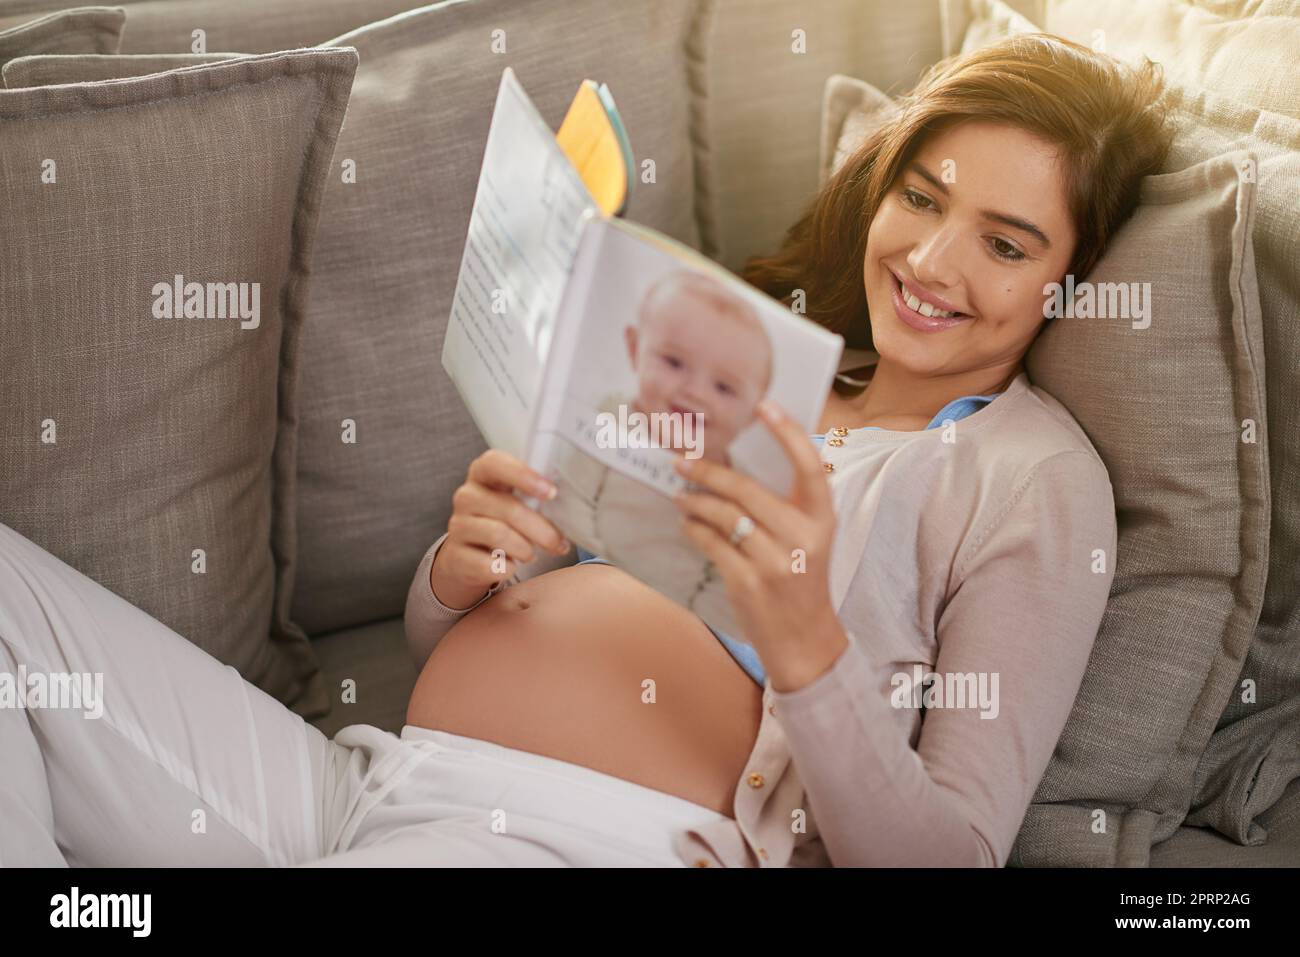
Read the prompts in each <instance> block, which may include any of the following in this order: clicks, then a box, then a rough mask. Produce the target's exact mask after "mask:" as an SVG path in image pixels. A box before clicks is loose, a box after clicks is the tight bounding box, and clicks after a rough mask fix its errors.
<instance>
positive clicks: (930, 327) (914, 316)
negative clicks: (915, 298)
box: [889, 272, 972, 332]
mask: <svg viewBox="0 0 1300 957" xmlns="http://www.w3.org/2000/svg"><path fill="white" fill-rule="evenodd" d="M889 279H890V285H891V286H892V289H891V290H890V294H891V297H892V299H893V302H894V311H895V312H896V313H898V318H899V319H901V320H903V322H904V323H906V324H907V325H909V326H911V327H912V328H913V329H915V330H917V331H918V332H943V331H944V330H945V329H951V328H952V327H953V326H956V325H960V324H961V323H963V322H968V321H969V320H970V319H971V318H972V317H971V316H954V317H953V318H951V319H945V318H944V317H942V316H924V315H922V314H921V313H919V312H917V311H916V310H915V309H913V308H912V307H911V306H909V305H908V304H907V303H906V302H904V301H903V287H902V285H901V284H900V283H899V281H898V277H897V276H895V275H894V274H893V273H892V272H891V273H890V274H889Z"/></svg>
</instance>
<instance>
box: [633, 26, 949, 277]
mask: <svg viewBox="0 0 1300 957" xmlns="http://www.w3.org/2000/svg"><path fill="white" fill-rule="evenodd" d="M713 8H714V12H713V18H712V23H711V26H710V29H709V32H708V35H707V37H700V38H699V40H698V42H700V43H701V44H702V45H705V46H706V47H707V50H708V58H707V68H706V70H705V71H704V73H703V76H702V77H701V83H702V89H703V91H704V92H705V94H706V95H705V97H704V102H705V107H704V113H705V115H706V117H707V120H706V125H705V129H706V131H707V135H706V136H704V138H703V140H702V143H701V145H702V146H703V147H705V149H704V151H703V152H701V154H700V162H701V168H702V170H703V172H704V177H705V180H704V183H703V185H702V188H701V189H700V204H701V207H702V210H703V211H702V216H701V219H702V221H705V222H710V223H712V224H714V225H713V226H712V228H711V233H710V234H709V235H708V236H706V238H707V239H708V240H709V242H707V243H706V244H705V245H704V250H705V252H707V253H709V254H710V255H713V256H715V258H717V259H718V260H719V261H720V262H722V264H723V265H725V266H727V267H728V268H730V269H733V270H739V268H740V267H741V266H743V265H744V263H745V260H746V259H748V258H749V257H750V256H754V255H759V254H767V253H771V252H773V251H774V250H775V249H776V247H777V246H779V245H780V243H781V237H782V236H784V235H785V231H786V230H787V229H789V228H790V226H791V224H793V223H794V221H795V220H796V219H798V218H799V214H800V212H802V208H803V205H804V204H805V203H806V202H807V201H808V200H809V199H810V198H811V197H812V194H813V192H814V191H815V190H816V189H817V151H818V135H817V131H818V123H819V122H820V118H819V116H818V114H817V100H818V97H819V96H821V93H822V89H823V87H824V86H825V84H826V78H827V77H828V76H830V75H831V74H833V73H844V74H849V75H852V76H860V77H863V78H864V79H866V80H868V81H870V82H871V83H873V84H874V85H876V86H878V87H880V88H882V89H884V90H886V91H887V92H896V91H897V90H898V89H899V88H901V87H903V86H910V85H911V84H912V83H913V82H914V81H915V80H916V78H917V77H918V76H919V75H920V73H921V71H922V70H923V69H924V68H925V67H926V66H927V65H928V64H930V63H932V62H933V61H934V60H936V59H938V57H939V40H940V37H939V6H938V4H937V3H936V2H933V0H931V2H925V3H890V2H886V0H819V2H817V3H805V4H794V3H790V2H788V0H715V2H714V3H713ZM796 31H798V32H796ZM633 135H635V131H633ZM634 142H635V141H634Z"/></svg>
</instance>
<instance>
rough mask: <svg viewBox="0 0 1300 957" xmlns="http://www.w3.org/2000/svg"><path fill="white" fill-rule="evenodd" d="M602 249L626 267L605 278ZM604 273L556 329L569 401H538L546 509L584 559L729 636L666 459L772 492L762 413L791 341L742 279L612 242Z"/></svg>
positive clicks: (724, 609)
mask: <svg viewBox="0 0 1300 957" xmlns="http://www.w3.org/2000/svg"><path fill="white" fill-rule="evenodd" d="M610 246H614V247H621V249H622V253H623V255H624V256H627V257H633V258H634V259H635V268H612V267H614V266H615V262H616V260H617V259H618V258H619V252H618V249H617V248H616V249H611V248H610ZM601 265H602V267H611V268H602V269H601V270H600V271H599V273H598V274H597V275H595V276H594V277H593V281H592V284H591V286H590V291H589V293H588V295H587V296H586V297H585V301H584V302H583V303H582V304H581V313H582V315H581V319H580V321H577V320H576V318H575V317H566V319H565V320H564V321H565V322H566V323H567V322H568V321H569V320H570V319H574V327H575V328H574V335H573V338H572V339H571V340H570V341H572V342H574V343H575V347H574V349H573V352H572V355H571V357H569V362H570V363H571V365H570V366H569V368H568V370H567V374H566V375H564V376H562V377H558V378H561V379H562V380H563V381H562V385H560V386H559V387H560V388H562V390H563V392H564V395H563V396H562V398H561V397H557V396H554V395H550V396H547V402H548V404H552V403H553V407H554V408H555V409H556V410H557V411H556V413H555V415H554V417H553V418H552V420H551V426H552V428H553V432H552V436H551V438H552V441H551V442H550V443H549V452H548V453H547V456H546V460H545V465H544V468H543V471H544V472H545V474H547V475H548V477H550V478H551V479H552V480H553V481H554V482H555V483H556V485H557V487H558V489H559V493H558V494H557V496H556V497H555V498H554V499H552V500H551V501H548V502H543V503H541V504H540V508H541V511H542V513H543V514H544V515H546V516H547V517H548V518H549V519H551V521H553V522H555V524H556V525H557V526H558V527H559V528H560V529H561V530H562V531H563V532H564V534H565V535H567V536H568V537H569V539H570V540H571V541H573V542H574V543H576V544H577V545H578V546H580V547H581V548H582V549H584V550H585V551H587V552H590V553H592V554H593V555H597V556H599V557H601V558H603V559H605V560H606V561H609V562H611V563H613V564H614V565H616V566H618V567H620V568H622V569H624V570H625V571H627V572H629V573H630V574H632V575H634V576H636V577H638V578H640V579H642V580H643V581H645V582H647V583H648V584H650V585H651V586H652V587H654V588H656V589H657V590H658V591H660V592H662V593H663V594H665V595H667V596H668V597H669V598H672V599H673V600H674V601H677V602H678V603H680V604H682V605H683V606H685V607H687V608H689V609H691V610H692V611H695V612H696V613H697V614H699V615H700V616H701V617H702V618H704V619H705V621H706V622H707V623H708V624H710V625H712V626H713V627H715V628H718V629H720V630H723V631H732V632H735V631H736V630H737V629H736V626H735V621H734V616H733V615H732V612H731V609H730V605H729V603H728V601H727V598H726V588H725V583H724V581H723V580H722V578H721V576H720V574H719V573H718V572H717V570H716V568H714V567H713V564H712V562H710V561H709V560H708V559H707V558H706V557H705V556H704V554H703V553H702V552H701V551H700V550H699V549H698V548H697V547H696V546H695V544H694V543H693V542H692V541H691V540H690V539H689V538H687V537H686V534H685V532H684V531H683V530H682V522H683V517H682V513H681V512H680V511H679V510H678V509H677V507H676V506H675V505H674V504H673V503H672V501H671V496H672V495H673V494H674V493H675V492H676V491H678V490H679V489H680V488H682V487H683V486H685V485H687V484H688V483H687V482H686V480H685V479H683V478H682V477H680V476H679V475H678V474H677V473H676V472H675V471H674V470H673V467H672V466H673V461H674V459H675V458H677V457H686V458H691V459H705V460H708V461H712V462H718V463H720V464H722V465H726V466H728V467H731V468H736V469H737V470H739V471H742V472H746V473H748V474H751V475H754V477H756V478H759V479H760V481H763V479H762V478H761V476H763V475H766V476H767V480H766V481H764V484H771V476H772V473H773V471H774V468H773V466H774V465H775V464H776V463H774V462H773V461H772V460H771V453H772V446H773V445H775V442H774V440H773V439H772V438H771V436H770V435H768V434H767V433H766V430H765V429H764V427H763V426H762V424H761V422H760V421H759V419H758V417H757V406H758V403H759V402H760V401H761V400H762V399H764V398H766V397H768V396H771V397H773V398H774V399H775V400H776V401H778V402H781V395H780V393H779V390H777V389H775V388H774V386H775V385H776V384H777V376H776V373H777V366H778V356H779V355H780V354H781V352H782V349H781V348H780V345H781V339H780V336H781V333H782V332H785V334H786V337H787V338H788V339H791V340H795V341H794V342H787V343H785V344H786V345H789V346H791V348H792V349H793V352H794V354H795V355H797V354H798V352H799V348H798V344H797V336H794V335H791V330H790V329H788V328H787V329H784V330H782V329H780V328H777V326H778V325H779V324H777V323H773V322H772V321H771V319H770V317H767V318H765V317H764V315H763V312H764V311H765V310H764V309H763V308H761V307H760V303H759V302H758V301H756V299H755V298H754V297H752V296H750V295H747V294H746V292H747V290H743V287H741V288H738V284H737V283H734V282H732V283H728V282H724V281H722V280H721V279H719V278H717V277H715V276H712V275H710V274H709V273H708V272H707V271H705V270H700V269H698V268H690V267H689V266H688V265H687V264H686V263H685V262H683V261H682V260H681V259H679V258H677V257H675V256H672V255H669V254H666V253H665V252H663V251H662V250H660V249H655V248H654V247H647V246H646V245H644V244H643V243H639V242H636V241H634V240H632V239H631V238H630V237H628V236H627V235H625V234H623V233H621V232H618V231H611V232H610V233H609V234H608V235H607V236H606V237H605V239H604V248H602V249H601ZM628 265H630V264H628ZM629 287H631V288H629ZM766 305H767V308H769V309H772V308H775V309H780V308H781V307H779V306H777V305H776V304H775V303H770V304H766ZM783 318H784V317H783ZM788 354H789V353H787V355H788ZM554 381H555V380H552V382H554ZM801 391H802V390H801ZM778 454H779V452H778ZM776 471H778V472H779V469H778V470H776Z"/></svg>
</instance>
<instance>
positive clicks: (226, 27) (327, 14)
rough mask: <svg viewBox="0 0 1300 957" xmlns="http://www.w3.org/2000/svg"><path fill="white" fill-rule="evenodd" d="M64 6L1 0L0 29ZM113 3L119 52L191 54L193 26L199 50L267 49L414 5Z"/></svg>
mask: <svg viewBox="0 0 1300 957" xmlns="http://www.w3.org/2000/svg"><path fill="white" fill-rule="evenodd" d="M66 6H67V3H66V0H4V2H0V30H2V29H6V28H8V27H10V26H14V25H15V24H17V23H20V22H22V21H24V20H30V19H32V18H33V17H37V16H40V15H42V14H47V13H52V12H54V11H57V10H62V9H63V8H64V7H66ZM115 6H117V7H120V8H122V9H123V10H125V11H126V17H127V20H128V26H127V29H126V33H125V36H124V37H123V41H122V52H123V53H193V52H196V51H195V50H194V36H193V33H194V31H195V30H202V31H203V40H204V44H205V46H204V49H205V50H238V51H240V52H242V53H271V52H273V51H276V50H291V49H294V48H295V47H309V46H315V45H316V44H318V43H323V42H324V41H325V40H328V39H330V38H331V37H336V36H339V35H340V34H342V33H345V32H347V31H348V30H355V29H356V28H357V27H359V26H363V25H365V24H367V23H371V22H373V21H375V20H382V19H383V18H384V17H391V16H392V15H393V14H395V13H401V12H402V11H403V10H409V9H411V8H412V7H415V6H419V4H418V2H415V0H119V2H118V3H117V4H115ZM33 52H34V51H33ZM67 52H71V51H67ZM87 52H89V51H87ZM100 52H117V51H116V50H112V51H108V50H106V51H100Z"/></svg>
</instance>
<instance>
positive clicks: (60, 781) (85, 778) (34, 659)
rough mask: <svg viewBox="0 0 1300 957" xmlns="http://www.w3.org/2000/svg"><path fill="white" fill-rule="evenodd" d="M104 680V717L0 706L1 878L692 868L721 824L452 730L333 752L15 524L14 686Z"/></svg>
mask: <svg viewBox="0 0 1300 957" xmlns="http://www.w3.org/2000/svg"><path fill="white" fill-rule="evenodd" d="M96 673H98V674H102V676H103V678H102V682H103V684H102V688H103V694H102V715H101V716H100V717H98V718H94V717H89V716H88V715H89V714H91V713H92V711H89V710H87V708H86V707H85V706H84V705H83V707H81V708H58V707H50V706H49V705H50V704H52V703H54V702H49V701H47V702H45V703H44V705H43V706H39V707H35V706H32V707H14V706H8V707H5V706H0V866H63V865H72V866H187V865H240V866H249V865H252V866H259V865H271V866H283V865H296V864H310V863H316V864H323V865H364V866H376V865H401V866H407V865H410V866H421V865H435V866H437V865H448V866H494V865H523V866H559V865H573V866H600V865H606V866H624V865H627V866H682V865H683V862H682V861H681V860H679V859H678V857H677V856H676V854H675V853H674V852H673V849H672V839H673V836H674V835H675V834H676V833H678V832H679V831H681V830H684V829H687V828H691V827H698V826H703V825H707V824H709V823H711V822H714V821H717V820H719V819H720V817H721V815H719V814H718V813H717V812H716V811H713V810H711V809H709V808H705V807H702V806H700V805H696V804H693V803H691V802H689V801H685V800H683V799H681V798H677V797H674V796H673V795H669V794H664V793H662V792H659V791H655V790H653V789H650V788H646V787H642V786H641V785H638V784H633V783H631V782H629V781H624V780H622V779H620V778H616V777H613V776H611V775H607V774H602V773H600V772H598V771H593V770H591V769H588V768H584V767H580V766H578V765H575V764H570V763H568V762H566V761H559V760H555V759H553V758H547V757H542V756H540V755H534V754H529V753H527V752H524V751H518V750H515V749H513V748H506V747H502V746H500V745H496V744H493V743H491V742H487V741H479V740H476V739H473V738H466V737H463V736H460V735H455V734H450V733H447V732H443V731H431V730H428V729H425V728H417V727H414V726H411V725H408V726H406V727H405V728H403V729H402V733H401V735H400V737H399V736H398V735H395V734H392V733H391V732H387V731H381V730H379V729H378V728H374V727H371V726H369V725H360V724H359V725H351V726H350V727H347V728H344V729H343V730H342V731H340V732H339V733H338V734H337V735H336V736H335V738H334V739H333V740H332V741H331V740H329V739H327V738H326V737H325V736H324V735H323V734H322V733H321V732H320V731H318V730H317V729H316V728H314V727H312V726H311V725H310V724H307V723H306V722H304V721H303V720H302V718H300V717H299V716H298V715H296V714H294V713H293V712H292V711H290V710H289V709H287V708H285V707H284V706H283V705H281V704H280V703H279V702H278V701H276V700H275V699H273V698H271V697H270V696H269V695H267V694H265V693H263V692H262V691H260V690H259V689H257V688H255V687H253V686H252V685H250V684H249V683H248V682H246V681H244V680H243V679H242V678H241V677H240V676H239V674H238V673H237V672H236V671H235V670H234V669H233V668H230V667H228V666H226V665H222V664H221V663H220V662H218V661H217V660H216V659H215V658H212V657H211V656H210V655H208V654H207V653H206V652H204V651H201V650H200V649H199V648H197V647H195V646H194V645H192V644H190V643H189V642H188V641H185V640H184V639H182V638H180V637H179V636H178V635H177V634H176V633H175V632H173V631H171V630H169V629H168V628H167V627H165V626H164V625H163V624H161V623H160V622H158V621H157V620H155V619H153V618H151V617H149V616H148V615H146V614H145V613H144V612H142V611H140V610H139V609H137V608H135V607H134V606H132V605H130V604H129V603H127V602H126V601H124V600H123V599H121V598H119V597H117V596H116V595H114V594H112V593H111V592H109V591H108V590H107V589H105V588H103V587H101V586H100V585H98V584H97V583H95V582H93V581H91V580H90V579H89V578H86V577H85V576H84V575H82V574H80V573H79V572H77V571H76V570H74V569H72V568H70V567H69V566H67V565H66V564H64V563H63V562H61V561H59V560H58V559H56V558H55V557H54V556H52V555H50V554H49V553H48V552H46V551H44V550H43V549H41V548H39V547H38V546H36V545H35V544H33V543H32V542H30V541H28V540H27V539H25V538H23V537H22V536H20V535H18V534H17V533H16V532H14V531H13V530H12V529H10V528H8V527H7V526H5V525H0V680H3V679H4V677H5V675H6V674H7V675H9V676H12V677H11V679H10V683H9V687H10V689H11V690H12V689H13V688H14V687H15V686H16V685H17V679H18V677H19V676H20V675H26V676H27V681H28V684H29V685H30V683H31V677H30V676H32V675H43V676H48V675H67V674H72V675H82V674H88V675H95V674H96ZM29 703H31V702H29Z"/></svg>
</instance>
